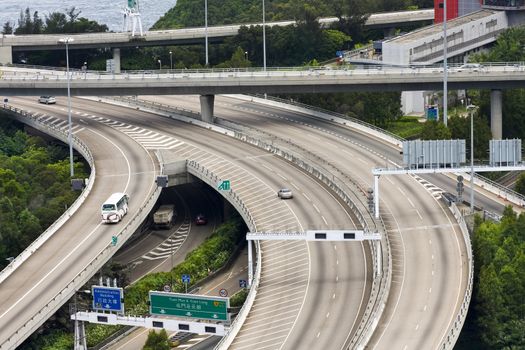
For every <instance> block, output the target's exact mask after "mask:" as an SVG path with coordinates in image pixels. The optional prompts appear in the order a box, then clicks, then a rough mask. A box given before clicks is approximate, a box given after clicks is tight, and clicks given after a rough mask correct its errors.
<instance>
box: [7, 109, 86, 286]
mask: <svg viewBox="0 0 525 350" xmlns="http://www.w3.org/2000/svg"><path fill="white" fill-rule="evenodd" d="M0 110H3V111H5V112H7V113H9V114H11V115H12V116H13V117H14V118H15V119H17V120H18V121H20V122H22V123H24V124H27V125H29V126H32V127H34V128H35V129H40V130H42V129H43V130H45V132H46V133H47V134H49V135H51V136H53V137H55V138H57V139H59V140H61V141H63V142H66V143H67V142H68V134H67V132H66V131H65V130H62V128H60V127H57V126H55V125H53V124H51V123H45V122H41V121H39V120H38V119H37V118H36V117H34V116H33V115H32V114H30V113H27V112H26V111H24V110H22V109H19V108H15V107H11V106H5V107H3V108H2V107H1V106H0ZM71 136H72V137H71V140H72V143H73V146H74V148H75V150H77V151H78V152H79V153H80V154H82V156H83V157H84V159H85V160H86V161H87V162H88V164H89V167H90V168H91V173H90V175H89V178H88V179H87V181H86V186H85V187H84V189H83V190H82V193H81V194H80V196H78V198H77V199H76V200H75V201H74V202H73V204H72V205H71V206H70V207H69V208H68V209H67V210H66V211H65V212H64V213H63V214H62V215H61V216H60V217H59V218H58V219H57V220H55V222H53V223H52V224H51V226H49V227H48V228H47V229H46V230H45V231H44V232H43V233H42V234H41V235H40V236H38V238H37V239H35V240H34V241H33V242H31V244H30V245H29V246H28V247H27V248H26V249H24V251H23V252H22V253H20V254H19V255H18V256H17V257H16V258H15V259H13V260H12V261H11V262H10V263H9V265H7V266H6V267H5V268H4V269H3V270H2V271H1V272H0V283H2V282H3V281H4V280H5V279H6V278H8V277H9V276H10V275H11V274H12V273H13V272H14V271H15V270H16V269H17V268H18V267H19V266H20V265H22V264H23V263H24V261H26V260H27V259H28V258H29V257H30V256H31V255H32V254H33V253H34V252H35V251H37V250H38V249H39V248H40V247H41V246H42V245H43V244H44V243H45V242H46V241H47V240H48V239H49V238H50V237H51V236H53V234H54V233H55V232H56V231H57V230H58V229H60V227H62V225H64V223H65V222H66V221H67V220H68V219H69V218H70V217H71V216H72V215H73V214H74V213H75V212H76V211H77V210H78V208H80V206H81V205H82V203H84V201H85V199H86V198H87V196H88V195H89V193H90V192H91V189H92V188H93V184H94V182H95V175H96V171H95V162H94V159H93V155H92V154H91V151H90V150H89V148H88V147H87V146H86V144H84V142H82V140H81V139H80V138H78V137H77V136H76V135H71Z"/></svg>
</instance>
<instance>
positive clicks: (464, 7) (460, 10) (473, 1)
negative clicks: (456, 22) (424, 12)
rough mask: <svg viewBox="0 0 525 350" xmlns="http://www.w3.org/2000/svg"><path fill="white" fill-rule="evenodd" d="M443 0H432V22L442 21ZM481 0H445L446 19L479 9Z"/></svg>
mask: <svg viewBox="0 0 525 350" xmlns="http://www.w3.org/2000/svg"><path fill="white" fill-rule="evenodd" d="M444 1H445V0H434V23H441V22H443V7H444ZM482 1H483V0H447V21H448V20H451V19H454V18H456V17H459V16H463V15H466V14H469V13H472V12H475V11H478V10H480V9H481V4H482Z"/></svg>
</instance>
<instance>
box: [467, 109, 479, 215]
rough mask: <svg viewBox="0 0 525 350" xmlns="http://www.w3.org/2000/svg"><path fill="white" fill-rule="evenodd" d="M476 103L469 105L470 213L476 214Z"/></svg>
mask: <svg viewBox="0 0 525 350" xmlns="http://www.w3.org/2000/svg"><path fill="white" fill-rule="evenodd" d="M476 108H478V107H477V106H475V105H468V106H467V110H468V111H469V112H470V213H471V214H474V110H475V109H476Z"/></svg>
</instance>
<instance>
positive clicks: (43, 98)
mask: <svg viewBox="0 0 525 350" xmlns="http://www.w3.org/2000/svg"><path fill="white" fill-rule="evenodd" d="M38 102H40V103H45V104H46V105H48V104H50V103H57V99H56V98H55V96H40V97H39V98H38Z"/></svg>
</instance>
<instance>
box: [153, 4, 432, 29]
mask: <svg viewBox="0 0 525 350" xmlns="http://www.w3.org/2000/svg"><path fill="white" fill-rule="evenodd" d="M433 6H434V3H433V1H432V0H332V1H328V0H306V1H305V0H299V1H297V0H272V1H269V0H266V2H265V10H266V13H265V16H266V20H267V21H279V20H291V19H299V20H305V19H315V18H317V17H321V16H336V17H343V16H348V17H350V16H354V17H357V16H362V15H366V14H367V13H373V12H381V11H395V10H406V9H413V8H432V7H433ZM261 21H262V1H261V0H225V1H220V2H214V1H210V2H209V3H208V24H209V25H211V26H213V25H223V24H232V23H254V22H261ZM203 25H204V6H203V2H202V1H198V0H178V1H177V5H176V6H175V7H173V8H172V9H171V10H169V11H168V12H167V13H166V14H165V15H164V16H163V17H161V18H160V19H159V21H157V23H156V24H155V25H154V28H155V29H164V28H182V27H196V26H203Z"/></svg>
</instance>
